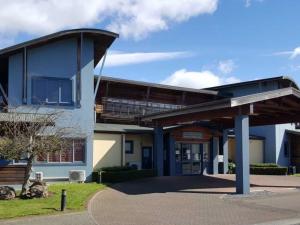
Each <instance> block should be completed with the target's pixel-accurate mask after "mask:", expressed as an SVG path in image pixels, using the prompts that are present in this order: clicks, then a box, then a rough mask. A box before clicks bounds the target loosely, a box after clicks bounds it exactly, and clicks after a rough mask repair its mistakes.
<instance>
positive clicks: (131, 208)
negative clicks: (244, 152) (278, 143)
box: [0, 175, 300, 225]
mask: <svg viewBox="0 0 300 225" xmlns="http://www.w3.org/2000/svg"><path fill="white" fill-rule="evenodd" d="M251 184H252V187H251V190H252V191H254V192H252V194H251V195H250V196H248V197H242V196H237V195H232V194H231V193H234V191H235V188H234V176H230V175H218V176H205V177H204V176H183V177H156V178H149V179H143V180H138V181H134V182H127V183H122V184H118V185H115V186H113V187H112V188H107V189H106V190H104V191H101V192H99V193H98V194H96V195H95V196H94V197H93V199H92V200H91V201H90V204H89V209H88V211H85V212H78V213H70V214H57V215H52V216H36V217H25V218H19V219H13V220H5V221H1V220H0V225H4V224H5V225H199V224H201V225H215V224H216V225H222V224H224V225H225V224H226V225H227V224H233V225H235V224H236V225H241V224H246V225H247V224H259V225H291V224H293V225H296V224H300V190H298V189H297V188H298V187H300V177H287V176H286V177H284V176H251ZM10 210H13V209H10Z"/></svg>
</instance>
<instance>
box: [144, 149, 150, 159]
mask: <svg viewBox="0 0 300 225" xmlns="http://www.w3.org/2000/svg"><path fill="white" fill-rule="evenodd" d="M143 157H145V158H148V157H150V149H149V148H144V150H143Z"/></svg>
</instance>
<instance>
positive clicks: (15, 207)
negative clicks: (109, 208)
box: [0, 183, 105, 219]
mask: <svg viewBox="0 0 300 225" xmlns="http://www.w3.org/2000/svg"><path fill="white" fill-rule="evenodd" d="M104 187H105V186H104V185H101V184H96V183H87V184H77V183H72V184H69V183H61V184H52V185H49V187H48V191H49V192H51V193H53V195H51V196H50V197H48V198H44V199H28V200H22V199H18V198H16V199H15V200H11V201H4V200H3V201H0V219H5V218H13V217H20V216H29V215H41V214H53V213H59V212H60V196H61V190H62V189H66V190H67V210H66V211H79V210H83V209H84V208H85V207H86V205H87V201H88V200H89V198H90V197H91V196H92V195H93V194H94V193H95V192H97V191H99V190H101V189H104Z"/></svg>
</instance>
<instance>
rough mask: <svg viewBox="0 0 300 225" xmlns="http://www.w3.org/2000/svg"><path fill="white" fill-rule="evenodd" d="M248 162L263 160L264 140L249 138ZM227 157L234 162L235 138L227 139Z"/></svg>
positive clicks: (260, 161) (261, 161)
mask: <svg viewBox="0 0 300 225" xmlns="http://www.w3.org/2000/svg"><path fill="white" fill-rule="evenodd" d="M249 150H250V153H249V155H250V159H249V160H250V164H253V163H263V162H264V141H263V140H253V139H250V145H249ZM228 159H231V160H233V161H234V162H235V139H233V138H229V139H228Z"/></svg>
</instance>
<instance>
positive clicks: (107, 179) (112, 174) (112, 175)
mask: <svg viewBox="0 0 300 225" xmlns="http://www.w3.org/2000/svg"><path fill="white" fill-rule="evenodd" d="M154 176H156V171H155V170H153V169H147V170H135V169H134V170H132V169H131V170H123V171H120V170H119V171H101V181H102V182H103V183H117V182H124V181H128V180H135V179H140V178H145V177H154ZM99 178H100V172H93V181H96V182H99Z"/></svg>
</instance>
